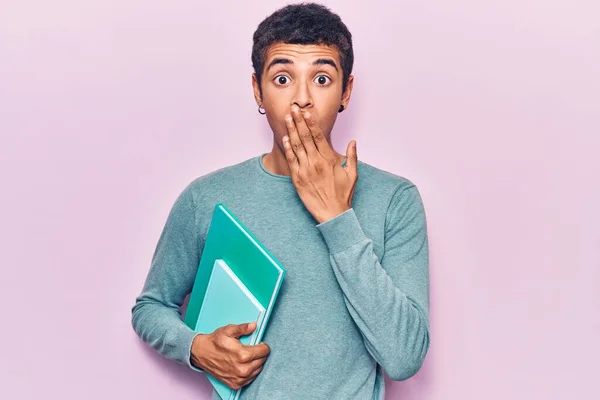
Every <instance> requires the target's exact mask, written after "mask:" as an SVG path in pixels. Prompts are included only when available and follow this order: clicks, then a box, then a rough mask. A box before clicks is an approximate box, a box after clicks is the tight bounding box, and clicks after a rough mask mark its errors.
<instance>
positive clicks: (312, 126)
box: [304, 111, 334, 158]
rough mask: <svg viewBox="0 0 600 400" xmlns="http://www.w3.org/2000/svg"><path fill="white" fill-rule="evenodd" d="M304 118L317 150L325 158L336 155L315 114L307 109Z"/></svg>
mask: <svg viewBox="0 0 600 400" xmlns="http://www.w3.org/2000/svg"><path fill="white" fill-rule="evenodd" d="M304 120H305V121H306V125H307V126H308V129H309V131H310V133H311V135H312V141H313V143H314V144H315V146H316V148H317V150H318V151H319V153H321V155H322V156H323V157H324V158H332V157H334V154H333V149H332V148H331V146H330V145H329V143H328V142H327V140H326V139H325V135H323V131H322V130H321V127H320V126H319V125H318V124H317V122H316V121H315V119H314V118H313V115H312V114H311V113H310V112H309V111H307V112H305V113H304Z"/></svg>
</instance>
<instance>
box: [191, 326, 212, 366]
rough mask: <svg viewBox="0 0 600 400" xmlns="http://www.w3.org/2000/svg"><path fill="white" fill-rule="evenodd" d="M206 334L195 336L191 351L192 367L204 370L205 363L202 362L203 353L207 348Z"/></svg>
mask: <svg viewBox="0 0 600 400" xmlns="http://www.w3.org/2000/svg"><path fill="white" fill-rule="evenodd" d="M207 336H208V335H206V334H198V335H196V336H194V339H193V340H192V346H191V351H190V364H192V366H194V367H196V368H199V369H202V370H204V363H203V362H202V353H204V351H203V350H204V349H205V348H206V344H205V343H206V337H207Z"/></svg>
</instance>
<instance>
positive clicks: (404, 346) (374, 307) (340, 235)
mask: <svg viewBox="0 0 600 400" xmlns="http://www.w3.org/2000/svg"><path fill="white" fill-rule="evenodd" d="M319 229H320V230H321V232H322V233H323V235H324V237H325V239H326V242H327V245H328V247H329V249H330V261H331V266H332V268H333V271H334V273H335V276H336V278H337V280H338V283H339V285H340V288H341V289H342V292H343V294H344V301H345V303H346V306H347V308H348V311H349V313H350V315H351V316H352V318H353V319H354V321H355V323H356V324H357V326H358V328H359V329H360V331H361V333H362V335H363V338H364V343H365V347H366V348H367V350H368V351H369V353H370V354H371V355H372V356H373V358H374V359H375V360H376V361H377V362H378V363H379V364H380V365H381V366H382V367H383V368H384V369H385V371H386V372H387V373H388V375H390V377H392V378H393V379H394V380H403V379H407V378H409V377H410V376H412V375H414V374H415V373H416V372H417V371H418V370H419V368H420V367H421V365H422V363H423V359H424V357H425V354H426V353H427V350H428V348H429V322H428V310H427V309H426V307H427V305H426V304H421V305H420V304H419V303H418V302H417V301H415V299H414V298H411V295H410V294H409V292H421V293H423V292H424V293H427V285H428V280H427V279H428V277H427V275H426V274H425V273H424V271H423V269H421V273H420V274H415V276H414V277H413V278H416V279H411V281H410V282H406V284H408V285H411V287H410V288H407V289H410V290H406V291H405V290H403V288H401V287H400V285H399V284H398V283H396V282H394V281H393V280H392V278H391V277H390V275H389V274H388V272H387V271H386V270H385V269H384V267H383V266H382V265H381V263H380V262H379V260H378V258H377V255H376V254H375V253H374V251H373V243H372V241H371V240H370V239H369V238H367V237H366V236H365V234H364V232H363V230H362V228H361V226H360V224H359V222H358V219H357V218H356V215H355V213H354V211H353V210H348V211H347V212H346V213H343V214H340V215H339V216H338V217H336V218H335V219H334V220H332V221H329V222H328V223H325V224H321V225H319ZM391 262H393V260H392V261H391ZM396 262H400V260H397V261H396ZM413 262H414V260H413ZM391 267H392V266H389V267H388V268H391ZM425 272H426V271H425ZM421 303H423V302H421Z"/></svg>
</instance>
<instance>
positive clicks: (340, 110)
mask: <svg viewBox="0 0 600 400" xmlns="http://www.w3.org/2000/svg"><path fill="white" fill-rule="evenodd" d="M342 111H344V106H343V105H341V106H340V109H339V110H338V112H339V113H341V112H342Z"/></svg>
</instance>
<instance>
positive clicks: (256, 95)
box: [252, 72, 262, 106]
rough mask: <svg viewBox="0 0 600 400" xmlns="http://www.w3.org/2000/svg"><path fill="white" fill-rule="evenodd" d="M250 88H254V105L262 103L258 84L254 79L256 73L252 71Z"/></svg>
mask: <svg viewBox="0 0 600 400" xmlns="http://www.w3.org/2000/svg"><path fill="white" fill-rule="evenodd" d="M252 89H253V90H254V100H255V101H256V105H257V106H260V105H262V98H261V96H260V85H259V84H258V80H257V79H256V73H254V72H253V73H252Z"/></svg>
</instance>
